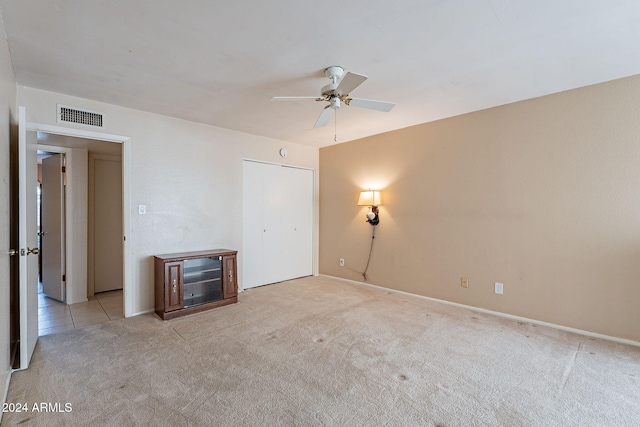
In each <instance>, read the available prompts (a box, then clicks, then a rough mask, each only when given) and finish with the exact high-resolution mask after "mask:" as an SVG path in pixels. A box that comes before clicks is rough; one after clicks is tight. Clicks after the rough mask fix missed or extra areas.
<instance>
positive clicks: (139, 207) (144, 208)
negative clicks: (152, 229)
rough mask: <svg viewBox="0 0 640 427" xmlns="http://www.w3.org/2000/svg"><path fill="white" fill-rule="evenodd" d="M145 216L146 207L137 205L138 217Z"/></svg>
mask: <svg viewBox="0 0 640 427" xmlns="http://www.w3.org/2000/svg"><path fill="white" fill-rule="evenodd" d="M146 214H147V205H138V215H146Z"/></svg>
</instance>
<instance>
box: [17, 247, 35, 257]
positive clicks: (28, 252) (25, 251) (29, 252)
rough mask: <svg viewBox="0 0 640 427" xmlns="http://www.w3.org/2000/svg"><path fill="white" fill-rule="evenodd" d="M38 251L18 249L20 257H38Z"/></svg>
mask: <svg viewBox="0 0 640 427" xmlns="http://www.w3.org/2000/svg"><path fill="white" fill-rule="evenodd" d="M38 253H39V251H38V248H27V249H24V248H23V249H20V255H21V256H27V255H38Z"/></svg>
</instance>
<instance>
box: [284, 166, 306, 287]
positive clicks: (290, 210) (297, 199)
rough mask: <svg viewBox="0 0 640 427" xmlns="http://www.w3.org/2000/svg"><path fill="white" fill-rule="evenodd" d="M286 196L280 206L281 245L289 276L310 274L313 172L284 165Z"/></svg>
mask: <svg viewBox="0 0 640 427" xmlns="http://www.w3.org/2000/svg"><path fill="white" fill-rule="evenodd" d="M282 174H283V176H284V181H285V182H286V187H285V188H286V192H287V197H286V198H285V200H284V204H283V209H282V215H281V219H282V235H283V237H284V239H283V240H285V241H286V242H287V244H286V245H285V246H286V247H284V248H282V250H283V257H284V258H285V259H286V260H287V267H286V269H285V270H286V274H287V278H288V279H292V278H296V277H303V276H310V275H311V274H313V242H312V236H313V230H312V227H313V171H310V170H307V169H297V168H289V167H283V168H282Z"/></svg>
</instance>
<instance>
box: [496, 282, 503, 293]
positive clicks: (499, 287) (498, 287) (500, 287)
mask: <svg viewBox="0 0 640 427" xmlns="http://www.w3.org/2000/svg"><path fill="white" fill-rule="evenodd" d="M495 291H496V294H499V295H502V293H503V291H504V285H503V284H502V283H498V282H495Z"/></svg>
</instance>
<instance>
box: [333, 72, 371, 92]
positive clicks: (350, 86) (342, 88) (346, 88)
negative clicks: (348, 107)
mask: <svg viewBox="0 0 640 427" xmlns="http://www.w3.org/2000/svg"><path fill="white" fill-rule="evenodd" d="M368 78H369V77H367V76H363V75H362V74H356V73H351V72H349V73H347V74H345V75H344V77H342V79H340V83H339V84H338V87H337V88H336V93H337V94H340V95H349V94H350V93H351V91H352V90H354V89H355V88H357V87H358V86H360V85H361V84H362V83H364V81H365V80H367V79H368Z"/></svg>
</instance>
